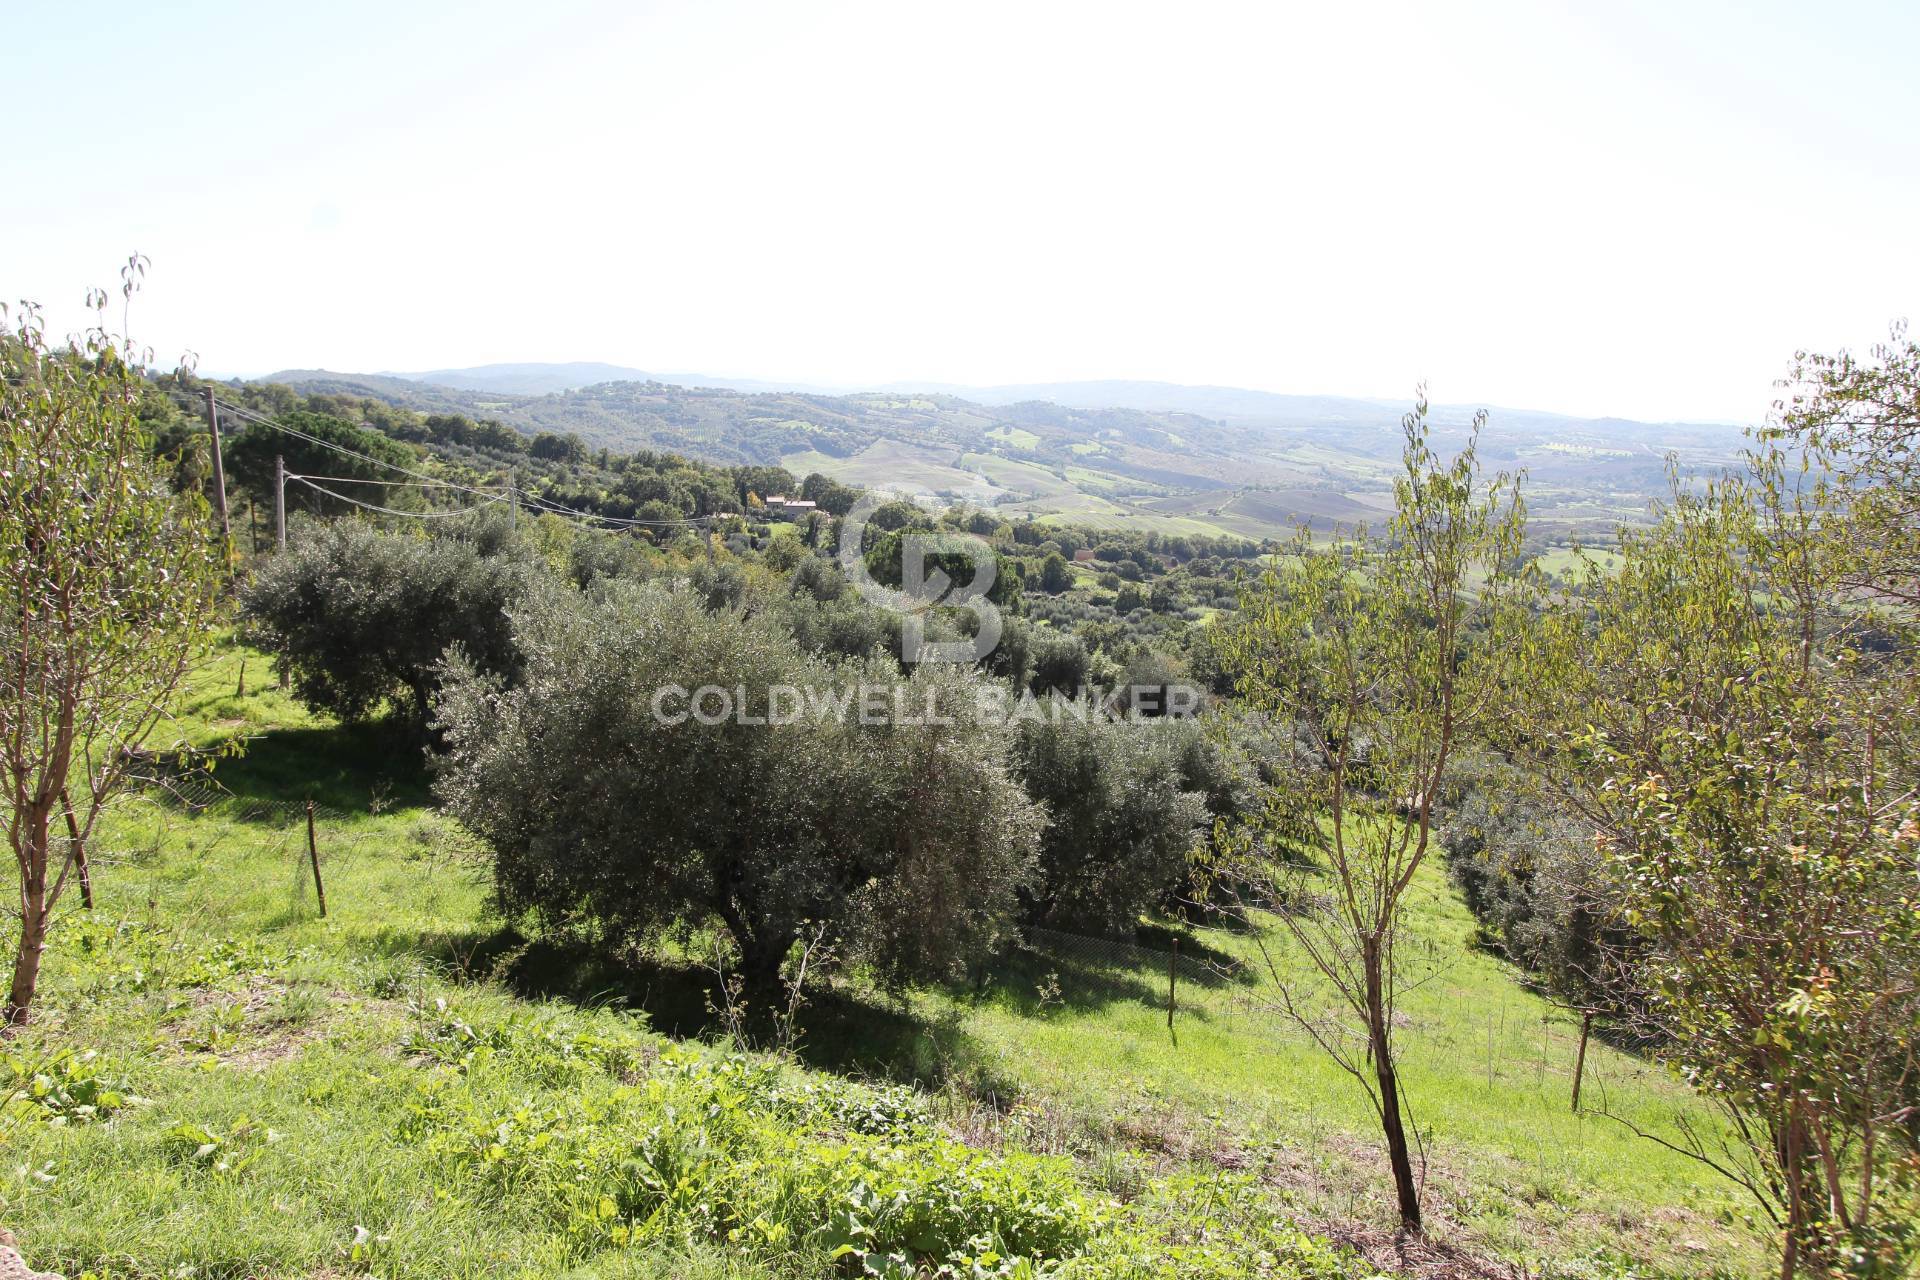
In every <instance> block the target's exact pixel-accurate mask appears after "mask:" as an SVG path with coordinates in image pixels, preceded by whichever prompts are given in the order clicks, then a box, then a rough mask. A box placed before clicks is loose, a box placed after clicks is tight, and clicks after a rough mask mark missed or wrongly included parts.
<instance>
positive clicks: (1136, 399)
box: [269, 360, 1731, 427]
mask: <svg viewBox="0 0 1920 1280" xmlns="http://www.w3.org/2000/svg"><path fill="white" fill-rule="evenodd" d="M375 376H379V377H391V378H402V379H405V380H407V381H410V382H428V383H433V384H435V385H438V386H444V387H453V388H456V389H458V390H462V391H499V392H503V393H505V394H509V395H523V396H537V395H548V394H551V393H554V392H560V391H573V390H578V389H580V388H582V387H589V386H593V385H595V384H596V383H602V382H659V383H665V384H666V385H668V386H678V387H694V388H698V387H710V388H716V389H719V390H724V391H741V392H746V393H748V394H756V395H757V394H778V393H796V394H801V395H829V396H848V395H863V394H888V393H895V394H907V395H939V396H951V397H953V398H954V399H958V400H968V401H971V402H973V403H975V404H983V405H992V406H996V407H997V406H1003V405H1010V404H1018V403H1020V402H1022V401H1027V400H1038V401H1045V402H1047V403H1049V404H1057V405H1061V406H1064V407H1066V408H1072V409H1137V410H1140V411H1142V412H1146V413H1190V414H1195V415H1197V416H1199V417H1203V418H1210V419H1213V420H1215V421H1219V422H1229V423H1245V424H1270V425H1293V426H1305V425H1324V426H1333V425H1337V424H1339V423H1342V422H1352V423H1356V424H1365V425H1374V424H1377V423H1378V422H1379V420H1380V417H1381V414H1382V412H1383V411H1384V412H1386V413H1387V414H1388V415H1389V416H1390V417H1391V418H1392V419H1393V420H1394V421H1398V420H1399V416H1400V415H1401V414H1402V413H1404V412H1405V411H1406V408H1407V404H1406V402H1405V401H1400V400H1382V399H1374V398H1368V397H1364V396H1334V395H1302V394H1297V393H1289V392H1279V391H1259V390H1255V389H1252V388H1249V387H1227V386H1213V385H1194V384H1189V383H1180V382H1156V381H1148V380H1139V379H1099V380H1089V381H1077V382H1027V383H1002V384H996V385H990V386H973V385H968V384H964V383H943V382H912V381H908V382H890V383H885V384H882V385H880V386H872V387H859V386H847V385H832V384H827V383H810V382H802V381H798V380H791V381H782V380H779V379H766V378H731V377H722V376H718V375H711V374H700V373H656V372H650V371H648V370H645V369H636V368H633V367H631V366H628V365H617V364H605V363H602V362H599V361H591V360H576V361H568V362H562V363H541V362H526V363H506V364H483V365H474V366H472V367H470V368H465V369H435V370H429V371H427V372H423V373H383V374H379V375H375ZM271 380H284V379H282V377H281V375H279V374H276V375H274V376H273V378H272V379H269V381H271ZM1478 408H1479V406H1470V405H1435V406H1433V413H1434V416H1435V420H1436V421H1443V422H1453V423H1464V422H1466V421H1469V420H1470V419H1471V417H1472V415H1473V413H1474V412H1476V411H1477V409H1478ZM1495 412H1497V413H1499V414H1500V415H1502V416H1504V417H1508V418H1520V419H1524V420H1526V421H1527V422H1529V423H1539V424H1547V423H1566V424H1569V425H1573V424H1579V423H1594V422H1615V423H1620V424H1622V425H1624V426H1632V427H1639V426H1653V427H1661V426H1668V425H1680V426H1688V427H1693V426H1705V427H1712V426H1725V425H1731V424H1724V423H1640V422H1638V421H1637V420H1634V419H1629V418H1618V417H1611V416H1606V417H1600V418H1587V417H1582V416H1580V415H1578V414H1568V413H1559V412H1554V411H1550V410H1541V409H1510V408H1499V409H1497V410H1495Z"/></svg>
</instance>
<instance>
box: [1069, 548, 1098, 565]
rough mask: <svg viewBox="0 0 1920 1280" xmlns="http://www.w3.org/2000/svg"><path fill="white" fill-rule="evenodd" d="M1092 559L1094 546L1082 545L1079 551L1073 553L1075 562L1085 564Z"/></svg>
mask: <svg viewBox="0 0 1920 1280" xmlns="http://www.w3.org/2000/svg"><path fill="white" fill-rule="evenodd" d="M1091 559H1093V548H1092V547H1082V548H1080V549H1079V550H1078V551H1076V552H1074V553H1073V562H1074V563H1075V564H1085V563H1086V562H1087V561H1089V560H1091Z"/></svg>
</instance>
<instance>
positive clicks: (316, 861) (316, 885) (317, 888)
mask: <svg viewBox="0 0 1920 1280" xmlns="http://www.w3.org/2000/svg"><path fill="white" fill-rule="evenodd" d="M307 859H308V861H310V862H312V863H313V893H314V896H315V897H317V898H318V899H319V900H320V918H321V919H322V920H324V919H326V918H327V886H326V885H324V884H322V883H320V842H319V841H318V840H317V839H316V838H315V837H314V834H313V801H311V800H309V801H307Z"/></svg>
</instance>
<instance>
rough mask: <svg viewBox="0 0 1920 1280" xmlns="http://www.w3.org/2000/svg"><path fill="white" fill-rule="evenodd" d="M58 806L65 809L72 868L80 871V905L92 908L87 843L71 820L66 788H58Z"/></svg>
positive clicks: (91, 883) (90, 870)
mask: <svg viewBox="0 0 1920 1280" xmlns="http://www.w3.org/2000/svg"><path fill="white" fill-rule="evenodd" d="M60 807H61V808H62V809H65V810H66V811H67V839H68V840H69V841H71V842H72V844H73V864H74V869H75V870H77V871H78V872H79V873H80V905H81V906H82V907H85V908H86V909H87V910H88V911H91V910H93V870H92V868H90V867H88V866H87V845H86V842H85V841H83V840H82V839H81V838H80V824H79V823H78V822H75V821H74V820H73V801H71V800H69V799H67V789H66V788H65V787H62V788H60Z"/></svg>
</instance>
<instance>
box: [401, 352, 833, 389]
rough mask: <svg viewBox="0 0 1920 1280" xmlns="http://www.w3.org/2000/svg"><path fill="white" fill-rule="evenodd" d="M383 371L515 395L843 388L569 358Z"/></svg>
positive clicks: (418, 379)
mask: <svg viewBox="0 0 1920 1280" xmlns="http://www.w3.org/2000/svg"><path fill="white" fill-rule="evenodd" d="M381 376H384V377H393V378H403V379H405V380H407V381H409V382H430V383H433V384H435V385H437V386H442V387H452V388H455V389H456V390H460V391H486V392H500V393H502V394H505V395H512V396H541V395H547V394H550V393H552V392H555V391H573V390H576V389H578V388H580V387H590V386H593V385H594V384H595V383H598V382H664V383H667V384H670V385H672V386H676V387H718V388H720V389H722V390H726V391H748V392H762V391H809V392H818V393H823V394H834V393H835V392H836V391H838V390H843V388H832V387H810V386H805V385H802V384H799V383H784V382H765V381H760V380H757V379H753V378H722V377H714V376H710V375H708V374H701V373H649V372H648V371H646V370H645V369H631V368H628V367H627V366H625V365H618V364H600V363H598V362H596V361H591V360H579V361H573V362H571V363H567V364H482V365H475V366H473V367H472V368H469V369H432V370H428V371H427V372H425V373H393V374H384V375H381Z"/></svg>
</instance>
